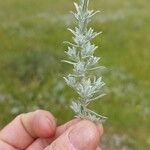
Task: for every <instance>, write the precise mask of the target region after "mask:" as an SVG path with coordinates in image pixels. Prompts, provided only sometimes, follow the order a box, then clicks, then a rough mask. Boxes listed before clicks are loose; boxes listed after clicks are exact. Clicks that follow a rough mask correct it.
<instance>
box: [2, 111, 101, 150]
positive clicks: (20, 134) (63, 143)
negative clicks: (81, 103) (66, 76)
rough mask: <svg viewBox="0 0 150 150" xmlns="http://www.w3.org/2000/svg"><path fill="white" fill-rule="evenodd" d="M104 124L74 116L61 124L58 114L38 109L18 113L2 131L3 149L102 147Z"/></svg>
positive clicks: (96, 149) (85, 149)
mask: <svg viewBox="0 0 150 150" xmlns="http://www.w3.org/2000/svg"><path fill="white" fill-rule="evenodd" d="M102 134H103V127H102V126H101V125H95V124H94V123H92V122H90V121H87V120H80V119H74V120H71V121H70V122H67V123H66V124H64V125H61V126H57V125H56V119H55V118H54V116H53V115H52V114H51V113H49V112H47V111H44V110H38V111H35V112H30V113H27V114H21V115H19V116H17V117H16V118H15V119H14V120H13V121H12V122H10V123H9V124H8V125H7V126H6V127H4V128H3V129H2V130H1V131H0V149H1V150H2V149H3V150H100V148H99V147H98V145H99V141H100V139H101V136H102Z"/></svg>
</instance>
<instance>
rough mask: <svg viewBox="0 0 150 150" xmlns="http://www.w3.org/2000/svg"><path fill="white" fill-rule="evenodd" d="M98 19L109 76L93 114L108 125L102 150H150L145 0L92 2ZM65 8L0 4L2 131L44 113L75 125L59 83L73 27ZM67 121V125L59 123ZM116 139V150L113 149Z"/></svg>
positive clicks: (48, 3) (49, 0) (30, 1)
mask: <svg viewBox="0 0 150 150" xmlns="http://www.w3.org/2000/svg"><path fill="white" fill-rule="evenodd" d="M92 7H93V8H94V9H100V10H102V12H101V13H100V14H99V15H97V16H96V17H95V18H94V21H93V23H92V24H91V25H92V26H93V27H94V28H95V29H96V30H97V31H99V30H102V31H103V35H102V36H101V37H98V38H97V39H96V40H95V43H96V44H97V45H99V46H100V47H99V50H98V51H97V55H100V56H101V57H102V64H104V65H105V66H107V68H108V69H109V71H108V72H106V73H105V74H104V80H105V81H106V83H107V86H108V95H107V96H106V97H105V98H104V99H103V101H99V102H97V103H96V104H93V105H92V106H91V107H92V109H96V110H97V112H101V113H103V114H105V115H106V116H108V117H109V119H108V121H107V122H106V124H105V125H104V126H105V130H106V132H105V137H104V142H103V143H104V149H106V150H107V149H110V150H113V149H115V150H121V149H123V148H124V147H126V148H127V149H129V150H130V149H131V150H148V149H149V147H150V136H149V133H150V119H149V118H150V102H149V99H150V91H149V88H150V79H149V77H150V72H149V68H150V67H149V66H150V61H149V59H150V52H149V51H150V45H149V43H150V34H149V33H150V28H149V26H150V15H149V9H150V8H149V1H148V0H127V1H120V0H109V1H106V0H95V1H93V4H92ZM72 9H73V5H72V1H70V0H65V2H64V0H59V1H54V0H45V1H41V0H25V1H19V0H5V1H0V126H1V127H3V126H4V125H5V124H6V123H8V122H9V121H10V120H11V119H12V118H14V117H15V116H16V115H17V114H19V113H22V112H27V111H32V110H35V109H38V108H40V109H47V110H49V111H51V112H53V113H54V114H55V116H56V117H57V118H58V120H59V123H63V122H65V121H67V120H69V119H71V118H72V117H73V113H72V112H71V111H70V109H69V107H68V106H69V100H70V99H71V97H73V96H75V95H74V93H73V92H72V91H71V90H70V89H69V88H68V87H66V86H65V84H64V82H63V79H62V76H63V75H64V74H65V73H66V72H69V70H70V68H69V67H68V66H66V65H64V64H62V63H60V60H61V59H63V58H64V57H65V55H64V51H65V50H66V46H65V45H63V44H62V42H63V41H65V40H70V39H71V34H70V33H69V32H68V31H67V29H66V28H67V27H72V26H74V23H73V19H72V17H71V16H70V15H69V14H68V13H69V11H70V10H72ZM64 116H65V117H64ZM117 138H119V139H121V140H120V143H119V145H117V144H115V143H116V140H117Z"/></svg>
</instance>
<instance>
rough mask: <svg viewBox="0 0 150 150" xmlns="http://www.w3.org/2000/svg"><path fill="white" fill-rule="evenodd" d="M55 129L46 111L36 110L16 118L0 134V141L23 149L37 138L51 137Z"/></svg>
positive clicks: (51, 117)
mask: <svg viewBox="0 0 150 150" xmlns="http://www.w3.org/2000/svg"><path fill="white" fill-rule="evenodd" d="M55 128H56V123H55V119H54V117H53V116H52V115H51V114H50V113H49V112H47V111H42V110H38V111H35V112H31V113H28V114H22V115H20V116H18V117H17V118H16V119H15V120H13V121H12V122H11V123H10V124H9V125H7V126H6V127H5V128H4V129H3V130H2V131H1V132H0V140H2V141H4V142H5V143H8V144H10V145H12V146H13V147H16V148H18V149H25V148H26V147H28V146H29V145H30V144H31V143H32V142H33V141H34V140H35V139H36V138H38V137H42V138H47V137H51V136H53V135H54V134H55Z"/></svg>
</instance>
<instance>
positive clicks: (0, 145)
mask: <svg viewBox="0 0 150 150" xmlns="http://www.w3.org/2000/svg"><path fill="white" fill-rule="evenodd" d="M0 150H18V149H16V148H14V147H12V146H11V145H9V144H7V143H5V142H3V141H0Z"/></svg>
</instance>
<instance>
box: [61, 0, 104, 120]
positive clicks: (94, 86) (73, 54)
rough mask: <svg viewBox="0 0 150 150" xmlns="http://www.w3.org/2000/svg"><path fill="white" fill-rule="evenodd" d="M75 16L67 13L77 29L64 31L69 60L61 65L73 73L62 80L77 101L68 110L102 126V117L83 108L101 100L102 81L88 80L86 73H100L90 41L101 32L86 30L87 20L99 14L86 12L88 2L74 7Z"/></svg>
mask: <svg viewBox="0 0 150 150" xmlns="http://www.w3.org/2000/svg"><path fill="white" fill-rule="evenodd" d="M74 5H75V8H76V12H71V13H72V14H73V15H74V17H75V18H76V20H77V27H75V29H74V30H72V29H70V28H69V29H68V30H69V31H70V32H71V33H72V34H73V36H74V37H73V41H74V43H70V42H65V43H68V44H69V47H68V51H66V54H67V56H68V58H69V60H64V61H63V62H66V63H69V64H71V65H73V73H72V74H69V75H68V76H67V77H64V79H65V81H66V83H67V84H68V86H70V87H71V88H72V89H74V90H75V91H76V92H77V93H78V95H79V99H78V100H76V101H73V102H72V104H71V109H72V110H73V111H74V112H75V113H76V116H77V117H80V118H83V119H88V120H91V121H93V122H95V123H97V122H99V123H103V122H104V121H105V120H106V117H104V116H101V115H98V114H97V113H95V112H93V111H91V110H89V109H88V108H87V106H88V105H89V103H90V102H91V101H94V100H96V99H99V98H101V97H103V96H105V93H103V91H102V89H103V86H104V85H105V83H104V82H103V81H102V77H96V76H95V75H93V76H91V75H90V74H89V72H91V71H92V70H95V69H100V70H102V69H103V68H104V67H103V66H98V62H99V60H100V57H96V56H94V52H95V50H96V49H97V48H98V47H97V46H95V45H94V44H92V43H91V40H92V39H93V38H95V37H96V36H98V35H100V34H101V33H102V32H99V33H97V32H95V31H94V30H93V29H92V28H89V27H88V24H89V22H90V21H91V18H92V17H93V16H94V15H95V14H97V13H98V12H99V11H96V12H94V11H93V10H89V9H88V6H89V0H80V2H79V3H74Z"/></svg>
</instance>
